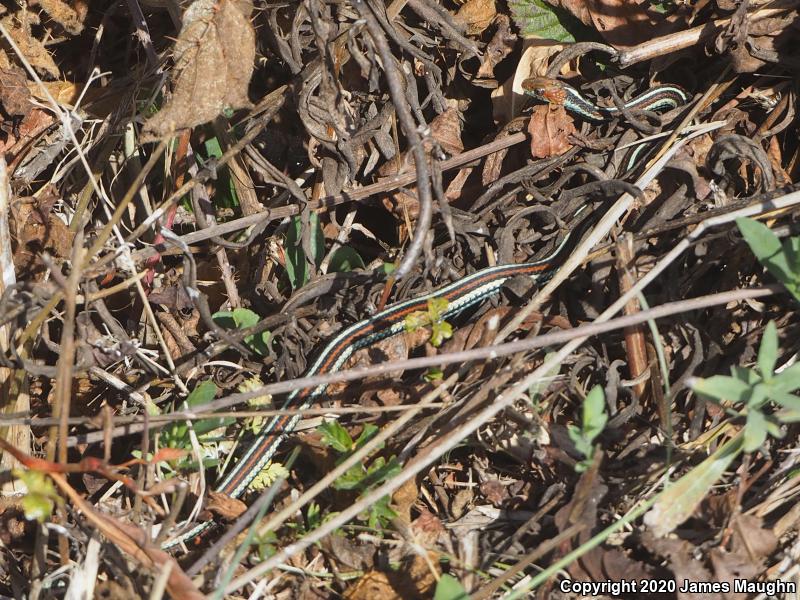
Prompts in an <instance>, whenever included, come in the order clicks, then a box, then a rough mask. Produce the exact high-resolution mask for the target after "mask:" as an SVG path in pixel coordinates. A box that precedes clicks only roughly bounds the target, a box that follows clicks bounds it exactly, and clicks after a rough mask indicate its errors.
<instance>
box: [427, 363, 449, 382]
mask: <svg viewBox="0 0 800 600" xmlns="http://www.w3.org/2000/svg"><path fill="white" fill-rule="evenodd" d="M423 377H424V378H425V381H427V382H428V383H433V382H434V381H441V380H442V379H444V371H442V370H441V369H440V368H438V367H431V368H430V369H428V370H427V371H425V375H423Z"/></svg>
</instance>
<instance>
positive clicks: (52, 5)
mask: <svg viewBox="0 0 800 600" xmlns="http://www.w3.org/2000/svg"><path fill="white" fill-rule="evenodd" d="M74 4H75V8H73V7H71V6H70V5H69V4H67V3H66V2H62V0H39V6H41V7H42V10H44V12H46V13H47V14H48V15H49V16H50V18H51V19H53V21H55V22H56V23H58V24H59V25H61V26H62V27H63V28H64V30H65V31H66V32H67V33H71V34H72V35H77V34H79V33H80V32H81V31H83V21H84V19H86V14H87V12H88V9H89V5H88V4H86V3H85V2H81V1H77V2H74Z"/></svg>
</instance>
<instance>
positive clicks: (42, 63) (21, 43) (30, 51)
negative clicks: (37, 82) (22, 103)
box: [0, 16, 60, 79]
mask: <svg viewBox="0 0 800 600" xmlns="http://www.w3.org/2000/svg"><path fill="white" fill-rule="evenodd" d="M0 23H2V24H3V27H5V28H6V31H8V35H10V36H11V39H13V40H14V43H15V44H17V47H18V48H19V50H20V52H22V55H23V56H24V57H25V58H26V59H27V61H28V62H29V63H30V64H31V66H32V67H33V68H34V69H35V70H36V72H37V73H39V74H40V75H47V76H49V77H52V78H53V79H59V76H60V71H59V69H58V67H57V66H56V63H55V61H54V60H53V57H52V56H51V55H50V53H49V52H48V51H47V48H45V46H44V44H42V42H40V41H39V40H37V39H36V38H35V37H33V36H32V35H30V34H29V33H28V32H27V31H25V30H24V29H22V28H21V27H20V25H19V22H18V21H17V20H16V19H15V18H13V17H11V16H6V17H3V19H0ZM16 63H17V58H16V57H13V58H9V55H7V54H6V53H5V51H0V67H3V68H8V67H9V66H10V65H11V64H16Z"/></svg>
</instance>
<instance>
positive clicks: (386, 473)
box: [361, 456, 403, 489]
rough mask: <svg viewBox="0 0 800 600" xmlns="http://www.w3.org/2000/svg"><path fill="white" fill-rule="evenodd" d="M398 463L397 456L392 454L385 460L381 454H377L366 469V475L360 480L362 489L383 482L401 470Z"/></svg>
mask: <svg viewBox="0 0 800 600" xmlns="http://www.w3.org/2000/svg"><path fill="white" fill-rule="evenodd" d="M402 469H403V468H402V467H401V466H400V463H399V462H397V458H395V457H394V456H392V457H391V458H390V459H389V460H388V461H385V460H384V459H383V457H382V456H379V457H378V458H376V459H375V460H374V461H372V464H371V465H370V466H369V468H368V469H367V476H366V477H365V478H364V481H362V483H361V485H362V486H363V487H364V489H367V488H370V487H372V486H373V485H379V484H381V483H384V482H386V481H388V480H389V479H391V478H392V477H394V476H395V475H397V474H398V473H400V471H402Z"/></svg>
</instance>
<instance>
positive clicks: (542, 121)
mask: <svg viewBox="0 0 800 600" xmlns="http://www.w3.org/2000/svg"><path fill="white" fill-rule="evenodd" d="M528 133H530V136H531V155H532V156H533V157H534V158H549V157H551V156H558V155H560V154H564V152H566V151H567V150H569V149H570V148H572V144H571V143H570V141H569V136H571V135H573V134H574V133H575V123H574V122H573V121H572V118H571V117H570V116H569V115H568V114H567V111H566V110H565V109H564V107H563V106H537V107H536V108H535V109H534V110H533V113H532V114H531V120H530V123H529V124H528Z"/></svg>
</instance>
